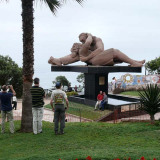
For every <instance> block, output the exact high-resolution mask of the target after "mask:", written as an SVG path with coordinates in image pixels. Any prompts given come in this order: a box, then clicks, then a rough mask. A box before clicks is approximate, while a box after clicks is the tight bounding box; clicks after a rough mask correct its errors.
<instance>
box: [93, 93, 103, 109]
mask: <svg viewBox="0 0 160 160" xmlns="http://www.w3.org/2000/svg"><path fill="white" fill-rule="evenodd" d="M102 100H103V92H102V91H100V92H99V94H98V96H97V102H96V105H95V109H94V110H96V109H97V107H99V106H100V104H101V101H102Z"/></svg>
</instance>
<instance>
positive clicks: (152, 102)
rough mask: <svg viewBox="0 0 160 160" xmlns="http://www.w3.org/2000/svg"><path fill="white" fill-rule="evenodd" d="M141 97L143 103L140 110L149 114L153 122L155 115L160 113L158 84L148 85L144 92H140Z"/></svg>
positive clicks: (159, 89)
mask: <svg viewBox="0 0 160 160" xmlns="http://www.w3.org/2000/svg"><path fill="white" fill-rule="evenodd" d="M139 96H140V102H141V106H140V108H139V109H140V110H143V111H145V112H146V113H148V114H149V115H150V117H151V121H153V120H154V115H155V114H156V113H157V112H159V111H160V88H158V86H157V84H155V85H153V84H150V85H147V86H146V88H143V92H139Z"/></svg>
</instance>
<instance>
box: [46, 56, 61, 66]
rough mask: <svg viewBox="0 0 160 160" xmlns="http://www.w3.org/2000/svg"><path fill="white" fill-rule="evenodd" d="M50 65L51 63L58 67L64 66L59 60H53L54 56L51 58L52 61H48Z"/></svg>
mask: <svg viewBox="0 0 160 160" xmlns="http://www.w3.org/2000/svg"><path fill="white" fill-rule="evenodd" d="M48 63H49V64H52V65H57V66H61V65H62V63H61V62H60V60H59V59H57V58H53V57H52V56H51V57H50V59H49V60H48Z"/></svg>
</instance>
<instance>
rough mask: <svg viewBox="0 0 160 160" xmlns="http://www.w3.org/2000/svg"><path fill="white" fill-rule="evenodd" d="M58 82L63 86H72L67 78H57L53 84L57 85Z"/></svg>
mask: <svg viewBox="0 0 160 160" xmlns="http://www.w3.org/2000/svg"><path fill="white" fill-rule="evenodd" d="M56 82H61V84H62V86H69V85H70V84H71V83H70V82H69V81H68V80H67V78H66V77H65V76H57V77H56V79H55V81H53V82H52V83H53V84H54V85H55V83H56Z"/></svg>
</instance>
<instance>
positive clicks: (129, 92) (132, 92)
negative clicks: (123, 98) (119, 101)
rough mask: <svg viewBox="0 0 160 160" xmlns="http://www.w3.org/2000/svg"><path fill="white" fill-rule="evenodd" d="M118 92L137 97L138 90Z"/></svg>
mask: <svg viewBox="0 0 160 160" xmlns="http://www.w3.org/2000/svg"><path fill="white" fill-rule="evenodd" d="M120 94H122V95H129V96H137V97H139V92H138V91H126V92H121V93H120Z"/></svg>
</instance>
